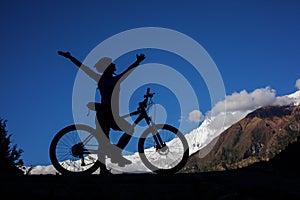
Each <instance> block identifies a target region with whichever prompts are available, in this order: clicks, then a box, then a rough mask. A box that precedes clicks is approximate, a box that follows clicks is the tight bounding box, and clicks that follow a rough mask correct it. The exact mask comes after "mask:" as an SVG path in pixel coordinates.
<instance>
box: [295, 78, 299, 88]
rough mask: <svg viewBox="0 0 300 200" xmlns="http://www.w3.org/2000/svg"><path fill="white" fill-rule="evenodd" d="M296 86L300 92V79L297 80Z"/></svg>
mask: <svg viewBox="0 0 300 200" xmlns="http://www.w3.org/2000/svg"><path fill="white" fill-rule="evenodd" d="M295 86H296V88H297V89H298V90H300V79H297V80H296V84H295Z"/></svg>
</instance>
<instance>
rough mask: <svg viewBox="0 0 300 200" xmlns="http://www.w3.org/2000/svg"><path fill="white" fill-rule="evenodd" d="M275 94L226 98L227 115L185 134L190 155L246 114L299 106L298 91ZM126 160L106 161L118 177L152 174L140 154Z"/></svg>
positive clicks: (49, 169) (45, 169) (45, 170)
mask: <svg viewBox="0 0 300 200" xmlns="http://www.w3.org/2000/svg"><path fill="white" fill-rule="evenodd" d="M273 93H274V91H271V90H270V89H269V88H264V89H257V90H255V91H253V92H252V93H246V92H245V91H242V92H240V93H236V94H233V95H231V96H228V97H226V99H225V100H224V101H222V102H220V104H224V105H228V106H227V107H228V109H227V107H226V112H216V113H217V114H215V115H213V116H212V115H209V117H206V119H205V120H204V121H203V122H202V124H201V125H200V126H199V127H198V128H196V129H194V130H193V131H191V132H190V133H187V134H185V136H186V138H187V140H188V144H189V149H190V152H189V153H190V154H193V153H194V152H196V151H198V150H200V149H201V148H203V147H205V146H206V145H207V144H209V143H210V142H211V141H212V140H213V139H215V138H216V137H218V136H219V135H220V134H221V133H222V132H223V131H224V130H226V129H227V128H229V127H230V126H231V125H232V124H234V123H235V122H237V121H239V120H240V119H242V118H244V117H245V116H246V115H247V114H249V113H250V112H252V111H254V110H256V109H257V108H259V107H261V106H265V105H276V104H277V105H287V104H296V105H299V104H300V90H299V91H296V92H295V93H292V94H289V95H285V96H280V97H275V94H273ZM241 96H242V97H243V99H245V102H246V103H247V104H246V105H247V106H245V104H243V107H241V106H240V105H241V104H242V103H241V98H239V97H241ZM262 96H266V97H269V99H267V100H266V99H263V101H262V100H261V97H262ZM235 98H236V99H235ZM234 101H236V102H234ZM218 105H219V104H217V105H216V107H217V106H218ZM232 105H237V106H236V107H234V106H232ZM214 109H215V108H213V109H212V110H214ZM211 113H212V112H211ZM211 148H212V147H211ZM208 152H209V151H208ZM208 152H207V153H208ZM205 155H206V154H205ZM205 155H202V156H205ZM125 157H126V158H127V159H129V160H131V161H132V164H131V165H127V166H125V167H118V166H117V165H116V164H112V163H111V162H110V160H109V159H108V160H107V166H108V168H109V169H111V171H112V173H114V174H118V173H143V172H150V170H149V169H148V168H147V167H146V166H145V165H144V164H143V163H142V161H141V160H140V157H139V154H138V153H134V154H132V155H126V156H125ZM27 169H28V168H27ZM56 173H57V171H56V170H55V168H54V167H53V166H52V165H49V166H35V167H32V169H31V171H30V174H56ZM95 173H98V172H95Z"/></svg>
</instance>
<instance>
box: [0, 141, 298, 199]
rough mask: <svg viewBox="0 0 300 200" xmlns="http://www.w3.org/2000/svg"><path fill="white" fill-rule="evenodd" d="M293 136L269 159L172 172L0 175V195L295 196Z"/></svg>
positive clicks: (99, 196)
mask: <svg viewBox="0 0 300 200" xmlns="http://www.w3.org/2000/svg"><path fill="white" fill-rule="evenodd" d="M299 153H300V142H299V140H298V141H297V142H295V143H293V144H292V145H290V146H289V147H288V148H287V149H286V150H284V151H283V152H282V153H280V154H279V155H278V156H276V157H275V158H274V159H272V160H271V161H270V162H261V163H257V164H254V165H251V166H249V167H246V168H242V169H238V170H231V171H219V172H206V173H189V174H175V175H153V174H116V175H90V176H61V175H28V176H2V177H0V180H1V181H0V190H1V195H2V196H3V197H4V196H7V197H10V198H14V199H16V198H26V197H29V198H39V199H63V198H64V199H84V198H85V199H86V198H95V199H96V198H97V199H103V198H104V197H105V199H172V200H173V199H178V198H184V199H300V192H299V188H300V181H299V180H300V173H299V164H298V157H299Z"/></svg>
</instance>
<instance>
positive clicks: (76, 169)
mask: <svg viewBox="0 0 300 200" xmlns="http://www.w3.org/2000/svg"><path fill="white" fill-rule="evenodd" d="M84 137H90V138H91V139H90V140H89V143H87V144H86V145H84V150H87V151H95V152H96V151H97V152H98V151H99V140H98V138H97V137H96V134H95V129H93V128H92V127H90V126H87V125H84V124H73V125H69V126H67V127H65V128H63V129H61V130H60V131H59V132H58V133H57V134H56V135H55V136H54V138H53V139H52V141H51V144H50V149H49V154H50V160H51V162H52V165H53V166H54V168H55V169H56V170H57V171H58V172H60V173H61V174H82V175H86V174H92V173H93V172H95V171H96V170H97V169H98V168H99V167H100V161H99V160H98V154H96V155H94V157H93V156H91V155H90V154H84V153H82V155H85V157H81V158H79V157H78V156H76V155H74V151H75V148H74V147H76V146H75V145H78V144H80V143H82V139H84ZM91 145H93V146H91ZM97 145H98V146H97ZM78 146H79V145H78ZM92 147H93V149H92ZM79 148H81V147H79ZM79 148H78V149H79ZM86 148H90V149H86ZM81 150H83V148H82V149H81ZM77 151H79V150H77ZM77 154H79V153H77ZM82 158H83V160H84V161H83V162H82ZM85 162H87V165H86V166H82V163H85ZM80 163H81V164H80ZM85 164H86V163H85Z"/></svg>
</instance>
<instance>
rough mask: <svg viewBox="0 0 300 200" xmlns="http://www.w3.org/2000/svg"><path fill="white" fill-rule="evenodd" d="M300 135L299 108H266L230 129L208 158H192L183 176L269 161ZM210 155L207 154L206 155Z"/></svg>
mask: <svg viewBox="0 0 300 200" xmlns="http://www.w3.org/2000/svg"><path fill="white" fill-rule="evenodd" d="M299 135H300V107H299V106H293V105H288V106H265V107H261V108H259V109H257V110H255V111H253V112H251V113H249V114H248V115H247V116H246V117H245V118H243V119H242V120H240V121H238V122H237V123H235V124H233V125H232V126H231V127H229V128H228V129H226V131H224V132H223V133H222V134H221V135H220V137H218V138H216V140H217V142H215V141H212V144H214V147H213V148H212V150H211V151H210V152H209V153H208V154H207V155H206V156H205V157H203V156H201V155H202V154H203V152H205V151H206V150H207V148H209V145H208V146H207V147H206V148H203V149H200V150H199V151H198V152H196V153H194V154H193V155H191V157H190V159H189V161H188V163H187V165H186V166H185V168H184V169H183V170H182V171H183V172H205V171H223V170H229V169H237V168H243V167H246V166H249V165H251V164H253V163H256V162H260V161H268V160H270V159H272V158H273V157H274V156H275V155H277V154H278V153H279V152H281V151H282V150H284V149H285V148H286V147H287V145H288V144H290V143H293V142H295V141H296V140H297V137H298V136H299ZM205 154H206V153H205Z"/></svg>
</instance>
